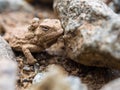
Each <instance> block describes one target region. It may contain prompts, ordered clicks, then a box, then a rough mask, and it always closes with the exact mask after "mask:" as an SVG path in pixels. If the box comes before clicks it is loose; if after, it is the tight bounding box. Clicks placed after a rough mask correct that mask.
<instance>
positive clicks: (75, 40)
mask: <svg viewBox="0 0 120 90" xmlns="http://www.w3.org/2000/svg"><path fill="white" fill-rule="evenodd" d="M54 8H55V12H56V13H57V14H58V16H59V18H60V19H61V22H62V26H63V28H64V30H65V32H67V33H65V35H64V39H65V47H66V52H67V56H68V57H70V58H71V59H72V60H74V61H77V62H79V63H82V64H84V65H88V66H99V67H110V68H117V69H120V47H119V46H120V40H119V36H120V18H119V16H118V15H117V14H115V13H114V12H113V11H112V10H111V9H110V8H109V7H108V6H107V5H106V4H104V3H103V2H102V1H100V0H58V1H57V0H56V1H55V4H54Z"/></svg>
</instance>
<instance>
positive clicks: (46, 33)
mask: <svg viewBox="0 0 120 90" xmlns="http://www.w3.org/2000/svg"><path fill="white" fill-rule="evenodd" d="M36 34H37V36H38V37H39V42H40V43H45V45H46V46H47V47H49V46H50V45H52V44H53V43H55V42H56V41H57V39H58V38H59V37H60V36H61V35H62V34H63V29H62V27H61V24H60V21H59V20H57V19H44V20H43V21H41V22H40V24H39V27H38V29H37V31H36Z"/></svg>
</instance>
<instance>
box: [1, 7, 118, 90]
mask: <svg viewBox="0 0 120 90" xmlns="http://www.w3.org/2000/svg"><path fill="white" fill-rule="evenodd" d="M41 7H42V6H41ZM41 7H40V8H41ZM40 8H39V9H38V7H36V11H35V13H26V12H22V11H19V12H7V13H2V14H0V20H6V21H7V22H8V23H7V24H6V25H7V26H8V27H9V28H10V27H11V25H13V26H15V27H18V26H19V27H22V26H24V25H25V26H27V25H29V23H30V21H31V20H32V18H33V17H39V18H40V19H43V18H56V17H55V15H54V13H53V11H52V8H51V7H48V8H47V7H42V8H44V10H43V9H42V8H41V9H40ZM45 8H46V9H45ZM20 13H22V16H21V17H20V16H19V15H20ZM17 16H19V19H16V18H15V17H17ZM25 16H26V19H25ZM11 17H13V18H12V19H10V18H11ZM13 19H14V20H13ZM15 20H17V23H15ZM24 20H25V21H26V22H25V21H24ZM23 22H25V23H24V24H22V23H23ZM15 27H11V28H15ZM1 28H4V27H1ZM17 32H22V33H23V32H25V31H24V30H23V29H19V30H18V31H16V30H14V29H12V31H9V30H8V31H7V30H6V31H4V30H3V31H1V33H2V35H3V37H6V36H5V35H6V34H7V33H9V34H8V35H12V34H17ZM8 37H9V36H8ZM54 49H56V48H54ZM61 49H62V51H63V52H64V48H61ZM50 50H51V49H50ZM62 51H61V52H62ZM14 53H15V55H16V58H17V62H18V66H19V73H18V81H17V87H18V90H24V89H25V88H27V87H29V86H31V83H32V80H33V77H34V76H35V75H36V74H37V73H38V72H41V71H43V70H44V69H45V68H46V67H47V66H48V65H51V64H56V65H60V66H62V67H63V68H64V69H65V70H66V71H67V72H68V73H69V75H74V76H78V77H79V78H80V79H81V80H82V82H83V83H85V84H87V86H88V88H89V90H99V89H100V88H101V87H102V86H103V85H105V84H106V83H108V82H109V81H111V80H113V79H116V78H118V77H119V76H120V71H117V70H113V69H108V68H97V67H87V66H84V65H81V64H78V63H76V62H74V61H73V60H70V59H68V58H66V57H65V55H54V54H51V55H50V54H49V52H47V51H43V52H41V53H34V54H33V56H34V57H35V58H36V59H37V60H38V61H37V63H36V64H35V65H32V66H31V65H28V64H27V63H26V58H25V57H24V55H23V53H22V52H16V51H14Z"/></svg>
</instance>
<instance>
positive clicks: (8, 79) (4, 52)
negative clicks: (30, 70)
mask: <svg viewBox="0 0 120 90" xmlns="http://www.w3.org/2000/svg"><path fill="white" fill-rule="evenodd" d="M16 74H17V63H16V60H15V56H14V54H13V52H12V49H11V48H10V46H9V45H8V43H7V42H6V41H5V40H4V39H3V38H2V37H1V36H0V90H15V88H16Z"/></svg>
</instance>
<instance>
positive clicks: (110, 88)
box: [100, 79, 120, 90]
mask: <svg viewBox="0 0 120 90" xmlns="http://www.w3.org/2000/svg"><path fill="white" fill-rule="evenodd" d="M100 90H120V79H116V80H114V81H111V82H110V83H108V84H107V85H105V86H104V87H103V88H102V89H100Z"/></svg>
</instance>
